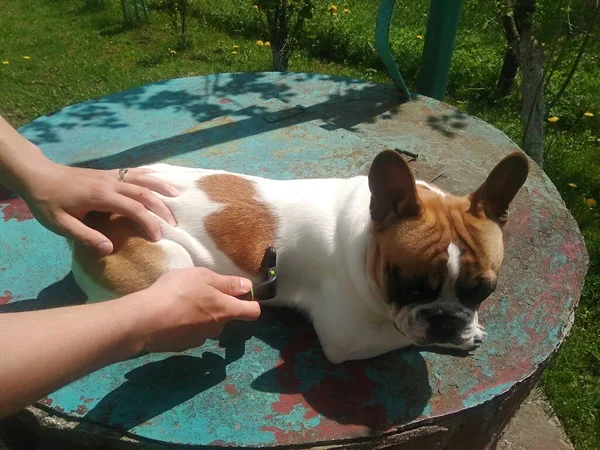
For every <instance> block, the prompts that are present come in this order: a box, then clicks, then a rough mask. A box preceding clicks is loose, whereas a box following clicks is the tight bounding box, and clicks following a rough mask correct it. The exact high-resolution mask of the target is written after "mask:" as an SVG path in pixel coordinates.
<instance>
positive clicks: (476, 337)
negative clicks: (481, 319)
mask: <svg viewBox="0 0 600 450" xmlns="http://www.w3.org/2000/svg"><path fill="white" fill-rule="evenodd" d="M487 335H488V334H487V333H486V332H485V328H484V326H483V325H481V324H480V323H477V324H475V326H474V329H473V332H472V335H471V336H469V337H468V338H467V339H465V341H464V342H463V343H462V345H461V346H460V347H459V348H460V349H461V350H467V351H473V350H475V349H478V348H479V347H481V345H482V344H483V339H484V338H485V336H487Z"/></svg>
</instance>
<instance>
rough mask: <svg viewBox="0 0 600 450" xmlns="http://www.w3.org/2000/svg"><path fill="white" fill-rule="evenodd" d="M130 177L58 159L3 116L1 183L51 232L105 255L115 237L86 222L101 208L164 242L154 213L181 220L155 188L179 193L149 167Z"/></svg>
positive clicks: (131, 172) (0, 125) (130, 173)
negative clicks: (122, 178)
mask: <svg viewBox="0 0 600 450" xmlns="http://www.w3.org/2000/svg"><path fill="white" fill-rule="evenodd" d="M125 181H126V182H119V181H118V170H94V169H82V168H74V167H68V166H63V165H61V164H57V163H54V162H53V161H51V160H49V159H48V158H46V157H45V156H44V155H43V153H42V151H41V150H40V149H39V147H37V146H36V145H35V144H33V143H32V142H30V141H29V140H27V139H26V138H25V137H24V136H23V135H21V134H20V133H19V132H17V131H16V130H15V129H14V128H13V127H12V126H11V125H10V124H9V123H8V122H7V121H6V120H4V118H2V116H0V184H4V185H5V186H6V187H8V188H9V189H11V190H12V191H13V192H15V193H16V194H17V195H19V196H20V197H21V198H23V200H25V202H26V203H27V205H28V206H29V208H30V209H31V212H32V213H33V215H34V216H35V218H36V219H37V220H38V221H39V222H40V223H41V224H42V225H43V226H44V227H46V228H48V229H49V230H51V231H53V232H55V233H57V234H60V235H61V236H65V237H67V238H69V239H74V240H77V241H80V242H82V243H83V244H85V245H87V246H88V247H90V248H92V249H93V250H95V251H96V252H98V253H100V254H103V255H106V254H109V253H111V252H112V250H113V245H112V243H111V242H110V240H109V239H108V238H107V237H106V236H104V235H102V234H101V233H100V232H98V231H97V230H93V229H91V228H89V227H87V226H86V225H84V224H83V223H82V222H81V220H80V219H82V218H83V216H84V215H85V214H86V213H87V212H89V211H92V210H95V211H103V212H114V213H118V214H123V215H125V216H128V217H129V218H131V219H133V220H135V221H136V222H137V223H139V224H140V225H141V226H142V227H143V228H144V230H145V231H146V233H147V234H148V236H149V237H150V238H151V239H153V240H159V239H160V237H161V234H160V226H159V221H158V219H157V218H156V217H155V216H154V215H152V214H151V213H150V211H152V212H154V213H155V214H156V215H158V216H160V217H161V218H163V219H164V220H165V221H167V222H169V223H170V224H171V225H175V219H174V218H173V215H172V214H171V211H169V209H168V208H167V206H166V205H165V204H164V202H163V201H162V200H160V199H159V197H158V196H156V195H155V194H154V193H153V192H152V191H156V192H159V193H161V194H163V195H165V196H175V195H178V194H179V192H178V191H177V189H175V188H174V187H173V186H170V185H168V184H167V183H165V182H163V181H161V180H159V179H158V178H156V177H152V176H150V175H149V171H148V170H146V169H132V170H129V171H128V173H127V175H126V179H125Z"/></svg>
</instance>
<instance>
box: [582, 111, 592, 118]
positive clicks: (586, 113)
mask: <svg viewBox="0 0 600 450" xmlns="http://www.w3.org/2000/svg"><path fill="white" fill-rule="evenodd" d="M583 115H584V116H585V117H594V113H592V112H589V111H586V112H584V113H583Z"/></svg>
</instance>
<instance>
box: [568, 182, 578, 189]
mask: <svg viewBox="0 0 600 450" xmlns="http://www.w3.org/2000/svg"><path fill="white" fill-rule="evenodd" d="M569 186H571V187H572V188H576V187H577V185H576V184H575V183H569Z"/></svg>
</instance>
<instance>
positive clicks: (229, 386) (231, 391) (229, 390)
mask: <svg viewBox="0 0 600 450" xmlns="http://www.w3.org/2000/svg"><path fill="white" fill-rule="evenodd" d="M225 392H227V393H228V394H229V395H235V394H237V389H236V388H235V386H234V385H233V384H226V385H225Z"/></svg>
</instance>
